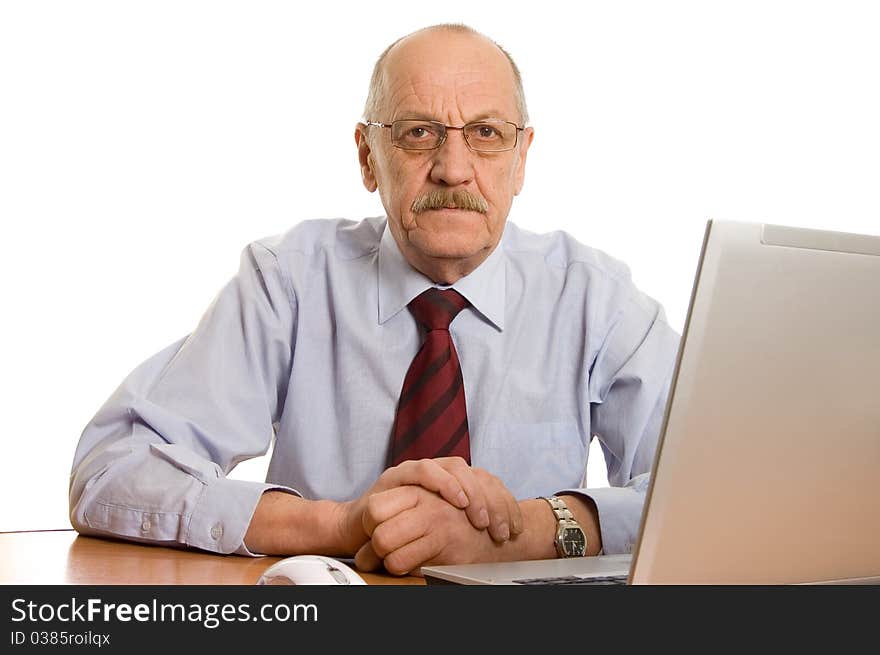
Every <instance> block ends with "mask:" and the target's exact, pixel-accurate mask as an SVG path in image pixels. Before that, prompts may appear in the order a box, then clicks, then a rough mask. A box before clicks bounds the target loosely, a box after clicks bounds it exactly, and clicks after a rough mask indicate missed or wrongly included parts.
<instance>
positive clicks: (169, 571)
mask: <svg viewBox="0 0 880 655" xmlns="http://www.w3.org/2000/svg"><path fill="white" fill-rule="evenodd" d="M279 559H281V558H280V557H257V558H251V557H241V556H239V555H215V554H212V553H204V552H198V551H190V550H183V549H179V548H163V547H159V546H141V545H139V544H133V543H129V542H124V541H118V540H114V539H97V538H94V537H83V536H79V535H78V534H77V533H76V532H75V531H74V530H49V531H37V532H7V533H0V584H40V585H44V584H89V585H114V584H132V585H174V584H181V585H227V584H232V585H235V584H240V585H252V584H254V583H256V581H257V579H258V578H259V577H260V575H261V574H262V572H263V571H264V570H265V569H266V568H267V567H269V566H271V565H272V564H273V563H275V562H277V561H278V560H279ZM362 576H363V578H364V579H365V580H366V581H367V583H368V584H379V585H389V584H390V585H401V584H402V585H423V584H424V580H423V579H422V578H418V577H415V576H404V577H402V578H401V577H396V576H391V575H388V574H384V573H363V574H362Z"/></svg>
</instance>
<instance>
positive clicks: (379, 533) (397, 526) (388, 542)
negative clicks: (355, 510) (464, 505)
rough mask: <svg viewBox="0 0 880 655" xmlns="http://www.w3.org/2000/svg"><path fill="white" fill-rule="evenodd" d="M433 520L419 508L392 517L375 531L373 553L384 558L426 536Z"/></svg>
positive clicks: (372, 539)
mask: <svg viewBox="0 0 880 655" xmlns="http://www.w3.org/2000/svg"><path fill="white" fill-rule="evenodd" d="M437 502H445V501H440V500H438V501H437ZM453 511H455V510H453ZM431 518H432V516H431V515H427V514H426V512H425V509H424V508H418V507H416V508H412V509H408V510H405V511H403V512H401V513H400V514H397V515H395V516H393V517H391V518H390V519H388V520H387V521H385V522H383V523H381V524H380V525H378V526H377V527H376V529H375V530H374V531H373V535H372V537H371V538H370V541H371V543H372V545H373V552H375V553H376V555H377V556H379V557H381V558H384V557H385V556H386V555H388V554H389V553H392V552H394V551H395V550H397V549H398V548H401V547H403V546H405V545H406V544H408V543H410V542H412V541H415V540H416V539H419V538H420V537H423V536H425V534H426V533H427V532H428V531H429V529H430V527H431Z"/></svg>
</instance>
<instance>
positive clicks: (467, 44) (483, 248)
mask: <svg viewBox="0 0 880 655" xmlns="http://www.w3.org/2000/svg"><path fill="white" fill-rule="evenodd" d="M383 98H384V102H383V103H382V104H383V109H382V115H380V116H369V117H368V118H369V119H370V120H374V121H380V122H383V123H389V124H390V123H391V122H393V121H395V120H400V119H407V118H416V119H428V120H434V121H438V122H441V123H444V124H446V125H452V126H462V125H464V124H466V123H469V122H472V121H476V120H482V119H487V118H494V119H500V120H505V121H510V122H513V123H516V124H518V125H521V122H520V121H521V118H520V116H519V112H518V110H517V106H516V97H515V83H514V78H513V71H512V70H511V67H510V63H509V62H508V61H507V58H506V57H505V56H504V54H503V53H502V52H501V51H500V50H499V49H498V48H497V47H496V46H495V45H494V44H493V43H491V42H490V41H487V40H486V39H484V38H481V37H478V36H474V35H471V34H460V33H455V32H447V31H442V30H438V31H428V32H421V33H417V34H415V35H413V36H410V37H407V38H406V39H404V40H403V41H401V42H400V43H398V44H397V45H396V46H395V47H394V48H393V49H392V50H391V52H389V53H388V58H387V59H386V84H385V87H384V95H383ZM364 130H369V133H368V135H367V136H366V138H365V137H364ZM390 132H391V130H390V129H388V128H382V127H375V126H372V127H368V128H365V127H363V126H362V125H360V126H359V127H358V130H357V133H356V135H355V138H356V140H357V142H358V150H359V154H360V159H361V170H362V173H363V178H364V185H365V186H366V187H367V189H368V190H370V191H374V190H375V189H376V188H378V190H379V195H380V196H381V198H382V204H383V205H384V207H385V210H386V212H387V213H388V220H389V226H390V229H391V232H392V234H393V236H394V238H395V240H396V241H397V244H398V246H399V247H400V250H401V252H402V253H403V255H404V257H406V259H407V261H409V263H410V264H411V265H413V266H414V267H415V268H416V269H418V270H420V271H422V272H423V273H425V274H426V275H428V277H431V278H432V279H434V280H435V281H436V282H445V283H450V284H451V283H452V282H454V281H455V279H458V277H461V276H463V275H467V274H468V273H469V272H470V271H472V270H473V269H474V268H476V266H478V265H479V264H480V263H481V262H482V261H483V260H484V259H485V258H486V257H488V256H489V254H490V253H491V252H492V250H493V249H494V248H495V246H496V245H497V244H498V242H499V240H500V239H501V235H502V233H503V231H504V223H505V221H506V220H507V215H508V212H509V211H510V206H511V203H512V202H513V196H515V195H517V194H518V193H519V191H520V189H521V187H522V183H523V178H524V173H525V161H526V152H527V150H528V147H529V144H530V143H531V139H532V136H533V134H532V130H531V128H529V129H527V130H526V131H525V132H521V133H519V137H518V143H517V146H516V148H514V149H513V150H510V151H506V152H496V153H479V152H474V151H472V150H471V149H470V148H468V146H467V144H466V143H465V141H464V136H463V134H462V132H461V130H448V133H447V137H446V141H445V142H444V143H443V145H441V146H440V147H439V148H436V149H434V150H403V149H400V148H396V147H394V146H393V145H392V144H391V133H390ZM435 191H441V192H448V193H449V195H450V197H451V196H452V195H453V194H454V193H455V192H462V191H464V192H467V193H469V194H471V196H474V197H476V198H477V199H478V200H482V201H484V202H482V203H479V202H478V203H477V204H481V205H483V207H482V208H481V209H464V208H460V207H458V208H452V207H451V205H452V204H454V203H453V202H449V203H444V204H445V205H446V206H445V207H442V208H433V209H427V210H424V211H419V210H418V208H415V209H414V207H413V203H414V202H415V201H417V200H422V199H424V197H425V196H426V194H429V193H431V192H435ZM441 197H442V196H441ZM483 209H484V210H485V211H482V210H483Z"/></svg>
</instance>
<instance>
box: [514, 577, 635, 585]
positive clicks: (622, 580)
mask: <svg viewBox="0 0 880 655" xmlns="http://www.w3.org/2000/svg"><path fill="white" fill-rule="evenodd" d="M626 579H627V576H626V575H604V576H602V575H591V576H589V577H580V576H577V575H561V576H555V577H549V578H522V579H520V580H513V582H516V583H519V584H528V585H535V584H539V585H586V584H589V585H625V584H626Z"/></svg>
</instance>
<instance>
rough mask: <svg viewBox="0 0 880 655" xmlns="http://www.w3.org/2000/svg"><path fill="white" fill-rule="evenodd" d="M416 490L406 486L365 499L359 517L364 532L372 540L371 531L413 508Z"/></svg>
mask: <svg viewBox="0 0 880 655" xmlns="http://www.w3.org/2000/svg"><path fill="white" fill-rule="evenodd" d="M418 490H419V487H417V486H412V485H407V486H404V487H393V488H391V489H387V490H385V491H380V492H379V493H375V494H372V495H371V496H370V497H369V498H367V504H366V507H365V508H364V514H363V516H362V517H361V522H362V524H363V527H364V532H366V533H367V535H368V536H370V537H371V538H372V536H373V531H374V530H375V529H376V526H378V525H379V524H380V523H384V522H385V521H387V520H388V519H390V518H391V517H393V516H395V515H397V514H400V513H401V512H403V511H405V510H408V509H411V508H413V507H415V506H416V505H417V504H418V502H419V494H418Z"/></svg>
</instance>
